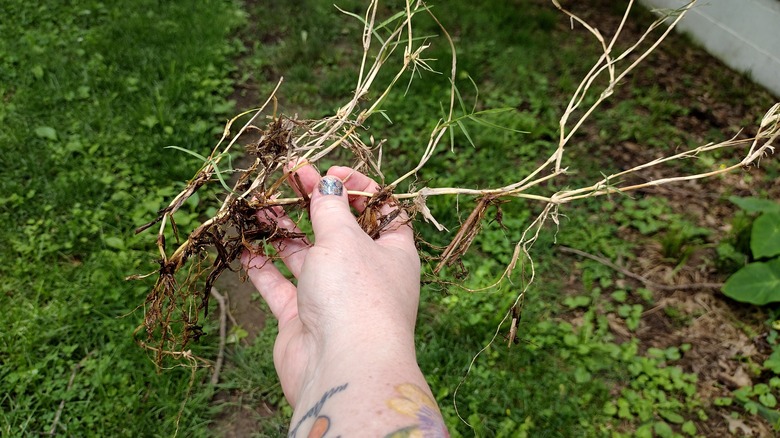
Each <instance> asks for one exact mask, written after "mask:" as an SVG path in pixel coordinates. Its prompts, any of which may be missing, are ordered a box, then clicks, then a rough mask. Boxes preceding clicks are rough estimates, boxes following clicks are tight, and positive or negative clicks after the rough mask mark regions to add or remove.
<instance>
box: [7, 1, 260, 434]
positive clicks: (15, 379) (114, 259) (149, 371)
mask: <svg viewBox="0 0 780 438" xmlns="http://www.w3.org/2000/svg"><path fill="white" fill-rule="evenodd" d="M3 16H4V18H3V20H2V24H1V25H0V98H1V99H2V105H0V151H1V152H0V166H2V169H3V170H2V175H3V177H2V182H0V186H1V187H2V190H0V220H2V223H4V224H5V226H3V227H2V230H1V231H0V242H2V245H0V259H1V260H2V261H3V263H2V265H0V278H2V279H3V281H2V287H1V288H2V290H1V291H0V305H1V306H2V307H3V309H4V311H3V312H2V314H1V316H0V327H2V330H0V364H2V365H1V366H0V381H2V384H1V388H2V389H0V394H2V396H0V435H3V436H38V435H39V434H41V433H48V432H49V431H50V430H52V429H51V428H52V427H53V424H54V423H55V415H57V413H58V410H59V407H60V405H61V403H64V404H63V405H62V406H63V408H62V410H61V411H60V418H59V421H58V423H57V424H58V426H57V427H55V429H54V430H53V431H54V432H57V433H58V436H133V437H136V436H170V435H172V434H173V432H174V430H175V429H176V427H177V425H176V421H177V413H178V412H179V409H180V407H181V406H182V403H183V402H184V401H185V400H187V403H186V405H185V407H184V411H183V414H182V415H181V419H180V421H179V425H178V427H179V429H180V430H182V431H186V433H184V434H182V435H185V436H202V435H204V434H205V431H206V424H207V422H208V418H209V415H208V399H209V394H210V393H209V389H208V388H207V387H205V386H203V385H201V384H200V382H201V377H203V374H202V373H198V374H197V375H196V384H195V386H194V387H193V389H192V393H191V395H190V397H187V391H188V389H187V388H188V383H189V381H190V378H191V373H190V371H189V370H188V369H184V368H177V369H171V370H167V371H165V372H164V373H163V374H160V375H157V374H156V373H155V370H154V367H153V365H152V363H151V361H150V360H149V358H148V357H147V355H146V353H144V352H143V351H141V349H139V348H138V347H137V346H136V344H135V343H134V342H133V340H132V337H131V334H132V332H133V330H134V329H135V327H136V326H137V325H138V324H139V322H140V321H141V319H142V310H139V309H138V306H139V305H140V304H142V303H143V299H144V296H145V293H146V291H147V290H146V289H147V288H146V285H144V284H140V283H137V282H135V283H134V282H126V281H124V277H126V276H127V275H130V274H134V273H141V272H149V271H152V270H154V269H155V260H154V252H153V251H151V249H152V248H153V242H151V241H149V239H148V238H146V237H143V236H142V237H140V238H139V237H135V236H134V235H133V229H134V228H135V227H136V226H138V225H140V224H141V223H144V222H146V221H148V220H150V219H151V218H153V217H154V214H155V212H156V210H157V209H159V208H161V207H162V206H163V202H164V200H165V197H166V196H169V195H170V194H171V193H172V192H173V189H174V188H173V187H172V186H171V182H172V181H175V182H176V184H181V183H183V182H184V181H185V180H186V178H187V176H188V173H189V172H190V170H191V167H192V165H193V163H192V161H191V159H190V158H188V156H185V155H183V154H180V153H176V152H174V151H173V150H171V149H164V148H165V147H166V146H168V145H178V146H181V147H187V148H190V149H192V150H196V151H201V152H205V151H207V150H208V148H209V147H210V146H211V144H212V143H213V142H214V139H215V136H214V133H215V132H220V131H221V128H220V124H222V123H223V122H224V120H225V119H226V118H227V116H228V115H230V114H232V112H233V111H234V108H233V106H232V104H231V102H229V101H228V100H227V97H228V96H229V94H230V93H231V90H232V84H233V82H232V80H231V79H230V77H231V75H232V74H233V72H234V71H235V64H234V62H233V57H235V56H236V54H237V53H238V48H239V44H238V43H237V42H236V41H234V40H233V35H234V32H235V31H236V29H238V27H239V26H242V25H243V24H244V20H245V17H244V14H243V12H242V10H241V9H240V8H239V5H238V4H237V3H235V2H231V1H198V2H173V3H171V2H157V1H120V2H109V3H104V2H97V1H86V2H76V3H61V2H42V3H41V2H23V1H8V2H4V5H3ZM71 380H72V382H71Z"/></svg>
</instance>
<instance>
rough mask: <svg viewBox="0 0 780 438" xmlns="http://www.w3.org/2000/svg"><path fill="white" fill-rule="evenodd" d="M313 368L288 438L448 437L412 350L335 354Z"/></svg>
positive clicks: (375, 349) (341, 351)
mask: <svg viewBox="0 0 780 438" xmlns="http://www.w3.org/2000/svg"><path fill="white" fill-rule="evenodd" d="M410 350H411V351H410ZM319 363H320V365H319V366H318V367H317V368H316V369H314V370H311V373H310V375H311V378H310V379H308V383H306V384H304V386H303V388H301V392H300V397H299V400H298V401H297V403H296V406H294V408H295V414H294V415H293V420H292V423H291V425H290V434H289V436H290V437H312V436H313V437H322V436H325V432H327V436H329V437H338V436H342V437H344V438H347V437H357V436H360V437H394V436H408V433H410V432H412V431H414V430H419V431H420V432H422V433H424V436H426V437H428V436H430V437H446V436H448V435H447V432H446V428H445V427H444V424H443V420H442V417H441V414H440V413H439V409H438V406H437V405H436V402H435V401H434V399H433V397H432V395H431V391H430V389H429V387H428V384H427V383H426V382H425V378H424V377H423V375H422V372H421V371H420V368H419V366H418V365H417V362H416V359H415V356H414V350H413V348H412V349H409V348H394V347H390V348H386V346H384V345H380V346H375V347H370V348H352V349H349V350H347V349H337V350H335V351H332V352H328V353H327V354H326V355H325V356H324V357H323V360H322V361H320V362H319Z"/></svg>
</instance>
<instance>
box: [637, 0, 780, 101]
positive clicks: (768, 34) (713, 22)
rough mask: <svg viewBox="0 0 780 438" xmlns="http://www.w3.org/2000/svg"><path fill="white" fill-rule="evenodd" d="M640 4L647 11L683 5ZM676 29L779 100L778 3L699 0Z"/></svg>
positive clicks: (648, 0)
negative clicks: (686, 34)
mask: <svg viewBox="0 0 780 438" xmlns="http://www.w3.org/2000/svg"><path fill="white" fill-rule="evenodd" d="M641 1H642V3H644V4H645V6H647V7H648V8H650V9H653V8H675V9H676V8H679V7H681V6H682V5H685V4H686V3H687V1H684V0H641ZM678 30H682V31H684V32H686V33H688V34H689V35H691V36H692V37H693V39H694V40H695V41H696V42H698V43H699V44H701V45H702V46H703V47H704V48H705V49H707V51H708V52H710V53H711V54H713V55H714V56H716V57H718V58H719V59H721V60H722V61H723V62H724V63H726V64H727V65H728V66H729V67H731V68H733V69H734V70H737V71H740V72H746V73H749V74H750V76H751V77H752V78H753V80H754V81H756V82H757V83H759V84H761V85H763V86H764V87H766V88H767V89H769V91H771V92H772V93H774V95H775V96H778V97H780V0H699V2H698V3H697V4H696V5H695V6H694V7H693V9H692V10H691V11H690V12H688V14H687V15H686V16H685V18H683V20H682V21H681V22H680V23H679V24H678Z"/></svg>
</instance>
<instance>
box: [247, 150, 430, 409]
mask: <svg viewBox="0 0 780 438" xmlns="http://www.w3.org/2000/svg"><path fill="white" fill-rule="evenodd" d="M295 173H296V174H297V176H298V177H299V181H300V182H301V184H302V187H300V190H302V191H305V192H306V193H307V194H308V193H311V204H310V216H311V221H312V227H313V231H314V237H315V241H314V244H313V245H311V244H310V243H309V241H308V240H305V239H285V240H281V241H277V242H275V243H274V245H275V248H276V251H277V254H278V257H279V258H280V259H281V260H282V261H283V262H284V263H285V265H286V266H287V267H288V268H289V270H290V272H292V274H293V276H294V277H295V278H297V287H296V286H295V285H294V284H293V283H292V282H291V281H289V280H288V279H286V278H285V277H284V276H283V275H282V274H281V273H280V272H279V270H278V269H277V268H276V267H275V266H274V264H273V262H272V261H270V260H269V258H268V257H267V256H265V255H263V254H252V253H249V252H246V253H245V254H243V256H242V263H243V264H244V267H245V268H246V270H247V272H248V275H249V278H250V279H251V281H252V282H253V283H254V285H255V287H256V288H257V290H258V291H259V292H260V294H261V295H262V296H263V299H265V301H266V302H267V303H268V305H269V307H270V309H271V312H272V313H273V314H274V316H275V317H276V319H277V321H278V325H279V335H278V337H277V339H276V343H275V345H274V365H275V367H276V370H277V373H278V375H279V379H280V381H281V384H282V389H283V390H284V394H285V396H286V398H287V400H288V401H289V402H290V404H291V405H292V406H293V407H295V406H296V405H297V403H298V401H299V397H300V395H301V392H302V391H303V390H304V388H305V387H306V385H308V384H310V382H311V381H312V380H313V379H315V378H317V377H318V373H320V370H321V368H322V366H321V365H322V364H323V363H327V362H328V361H333V358H336V357H338V358H340V360H342V359H343V358H344V357H347V356H348V357H351V358H352V359H353V360H360V359H357V358H361V357H373V356H376V355H381V354H382V352H386V351H393V354H396V355H398V357H399V363H403V362H402V361H400V358H403V357H407V358H408V357H411V359H410V360H411V362H412V363H414V359H413V358H414V343H413V335H414V326H415V320H416V316H417V306H418V302H419V293H420V283H419V275H420V259H419V256H418V255H417V250H416V248H415V244H414V236H413V233H412V229H411V226H410V225H409V224H408V218H407V216H406V214H405V213H403V212H402V213H401V214H400V215H398V216H397V217H396V218H395V219H394V220H393V221H392V222H391V223H390V224H389V226H388V227H386V228H385V229H384V230H383V232H382V234H381V235H380V237H379V238H377V239H376V240H373V239H371V238H370V237H369V236H368V235H367V234H366V233H365V232H364V231H363V230H362V229H361V228H360V227H359V225H358V223H357V221H356V219H355V216H354V215H353V214H352V212H351V211H350V205H351V206H352V207H353V208H354V209H355V210H357V211H358V212H362V211H363V210H364V209H365V208H366V203H367V201H368V198H367V197H365V196H349V197H348V195H347V190H349V191H358V192H369V193H374V192H376V191H377V190H378V189H379V186H378V185H377V184H376V182H374V181H373V180H372V179H370V178H369V177H367V176H365V175H363V174H362V173H359V172H356V171H354V170H352V169H350V168H347V167H332V168H330V169H329V170H328V172H327V176H326V177H324V178H323V179H322V180H320V175H319V173H318V172H317V171H316V170H315V169H314V167H312V166H311V165H308V164H306V165H304V166H302V167H301V168H300V169H298V170H296V171H295ZM341 181H343V188H344V190H343V191H342V192H340V190H339V189H340V186H341ZM299 194H300V193H299ZM392 209H393V208H392V206H389V205H385V206H383V207H382V209H381V213H382V214H388V213H390V212H391V211H392ZM258 218H259V219H260V220H261V221H265V222H270V221H271V219H273V221H274V222H276V223H277V224H278V226H279V227H282V228H284V229H286V230H287V231H291V232H300V231H299V230H298V228H297V226H296V225H295V223H294V222H293V221H292V220H291V219H290V218H289V217H287V216H286V215H284V214H283V212H282V210H281V208H279V209H277V210H275V211H274V212H273V213H272V212H270V211H268V210H263V211H260V212H258ZM377 348H378V350H377ZM379 350H381V351H379ZM415 365H416V363H415Z"/></svg>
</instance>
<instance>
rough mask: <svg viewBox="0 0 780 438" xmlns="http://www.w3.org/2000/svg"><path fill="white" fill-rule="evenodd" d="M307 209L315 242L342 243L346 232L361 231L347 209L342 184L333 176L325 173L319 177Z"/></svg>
mask: <svg viewBox="0 0 780 438" xmlns="http://www.w3.org/2000/svg"><path fill="white" fill-rule="evenodd" d="M309 211H310V213H311V225H312V229H313V230H314V237H315V239H316V241H315V244H317V243H325V244H327V243H328V242H340V243H344V238H346V237H347V236H346V232H349V231H360V232H362V230H361V229H360V226H359V225H358V223H357V220H356V219H355V216H353V215H352V212H351V211H350V209H349V198H348V197H347V191H346V190H344V184H343V183H342V182H341V180H340V179H338V178H337V177H335V176H331V175H327V176H324V177H322V178H321V179H320V181H319V183H318V184H317V187H316V190H314V191H313V193H312V196H311V204H310V207H309Z"/></svg>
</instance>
